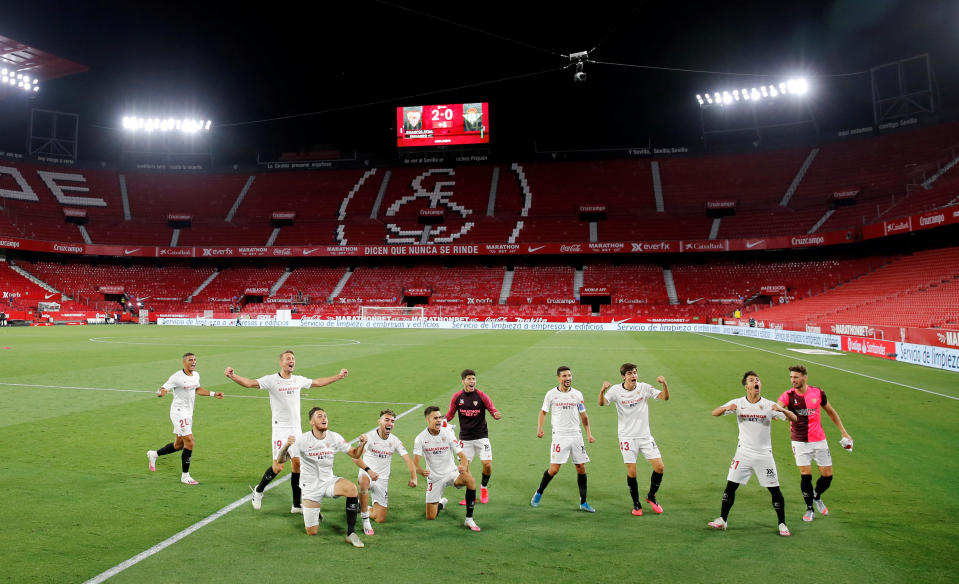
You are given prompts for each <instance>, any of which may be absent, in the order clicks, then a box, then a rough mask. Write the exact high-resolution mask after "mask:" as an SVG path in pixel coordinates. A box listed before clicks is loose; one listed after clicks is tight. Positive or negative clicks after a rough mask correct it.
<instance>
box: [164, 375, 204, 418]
mask: <svg viewBox="0 0 959 584" xmlns="http://www.w3.org/2000/svg"><path fill="white" fill-rule="evenodd" d="M162 387H163V389H165V390H167V391H172V392H173V403H172V404H170V411H173V410H179V411H180V412H184V411H186V412H189V414H190V415H191V416H192V415H193V404H194V403H196V388H198V387H200V374H199V373H197V372H196V371H194V372H193V375H187V374H186V373H184V372H183V370H182V369H180V370H179V371H177V372H176V373H174V374H173V375H171V376H170V378H169V379H167V380H166V383H164V384H163V386H162Z"/></svg>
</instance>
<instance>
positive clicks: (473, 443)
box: [460, 438, 493, 462]
mask: <svg viewBox="0 0 959 584" xmlns="http://www.w3.org/2000/svg"><path fill="white" fill-rule="evenodd" d="M460 446H462V447H463V454H465V455H466V460H468V461H470V462H473V457H474V456H476V455H479V459H480V460H493V447H492V446H491V445H490V443H489V438H477V439H476V440H461V441H460Z"/></svg>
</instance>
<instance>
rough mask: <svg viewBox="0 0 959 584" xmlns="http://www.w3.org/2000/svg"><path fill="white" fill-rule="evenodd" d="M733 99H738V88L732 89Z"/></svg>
mask: <svg viewBox="0 0 959 584" xmlns="http://www.w3.org/2000/svg"><path fill="white" fill-rule="evenodd" d="M733 99H735V100H736V101H739V90H738V89H734V90H733Z"/></svg>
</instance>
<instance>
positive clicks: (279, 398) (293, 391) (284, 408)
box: [256, 373, 313, 428]
mask: <svg viewBox="0 0 959 584" xmlns="http://www.w3.org/2000/svg"><path fill="white" fill-rule="evenodd" d="M256 382H257V383H259V384H260V389H265V390H266V391H268V392H269V393H270V410H271V411H272V414H273V425H274V426H296V427H297V428H302V427H303V424H302V423H301V422H300V390H301V389H306V388H308V387H310V386H311V385H313V380H312V379H310V378H309V377H303V376H302V375H291V376H290V378H289V379H283V378H282V377H280V374H279V373H274V374H272V375H264V376H263V377H261V378H259V379H257V380H256Z"/></svg>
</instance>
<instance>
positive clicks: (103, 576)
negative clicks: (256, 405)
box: [83, 402, 423, 584]
mask: <svg viewBox="0 0 959 584" xmlns="http://www.w3.org/2000/svg"><path fill="white" fill-rule="evenodd" d="M384 403H388V402H384ZM403 405H405V404H403ZM422 405H423V404H416V405H414V406H413V407H411V408H410V409H408V410H406V411H405V412H403V413H402V414H399V415H398V416H396V419H397V420H399V419H400V418H402V417H403V416H405V415H407V414H409V413H411V412H414V411H416V409H417V408H419V407H421V406H422ZM373 429H374V430H375V428H373ZM355 442H356V439H355V438H354V439H353V440H351V441H350V444H353V443H355ZM291 476H293V475H292V473H291V474H288V475H286V476H284V477H283V478H281V479H278V480H275V481H273V482H271V483H270V484H269V485H267V487H266V489H265V490H266V491H269V490H270V489H272V488H273V487H276V486H279V485H281V484H283V483H285V482H287V481H289V480H290V477H291ZM252 497H253V493H250V494H249V495H247V496H245V497H243V498H240V499H237V500H236V501H233V502H232V503H230V504H229V505H227V506H226V507H223V508H222V509H220V510H219V511H216V512H215V513H213V514H212V515H209V516H207V517H205V518H203V519H201V520H200V521H197V522H196V523H194V524H193V525H191V526H190V527H187V528H186V529H184V530H183V531H180V532H179V533H176V534H174V535H172V536H170V537H168V538H166V539H165V540H163V541H161V542H160V543H158V544H156V545H155V546H153V547H151V548H149V549H147V550H144V551H142V552H140V553H138V554H137V555H135V556H133V557H132V558H130V559H128V560H124V561H122V562H120V563H119V564H117V565H116V566H113V567H112V568H110V569H109V570H106V571H105V572H101V573H100V574H97V575H96V576H94V577H93V578H90V579H89V580H87V581H86V582H84V583H83V584H100V583H101V582H105V581H106V580H107V579H109V578H112V577H113V576H116V575H117V574H119V573H120V572H122V571H124V570H126V569H127V568H129V567H131V566H134V565H136V564H139V563H140V562H142V561H143V560H145V559H147V558H149V557H150V556H152V555H155V554H157V553H159V552H161V551H163V550H165V549H166V548H168V547H170V546H171V545H173V544H175V543H177V542H178V541H180V540H181V539H183V538H185V537H186V536H188V535H190V534H191V533H193V532H195V531H198V530H199V529H201V528H203V527H206V526H207V525H209V524H211V523H213V522H214V521H216V520H217V519H219V518H221V517H223V516H224V515H226V514H227V513H229V512H230V511H233V510H234V509H236V508H237V507H242V506H243V505H244V504H246V503H248V502H249V501H250V499H251V498H252Z"/></svg>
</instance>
